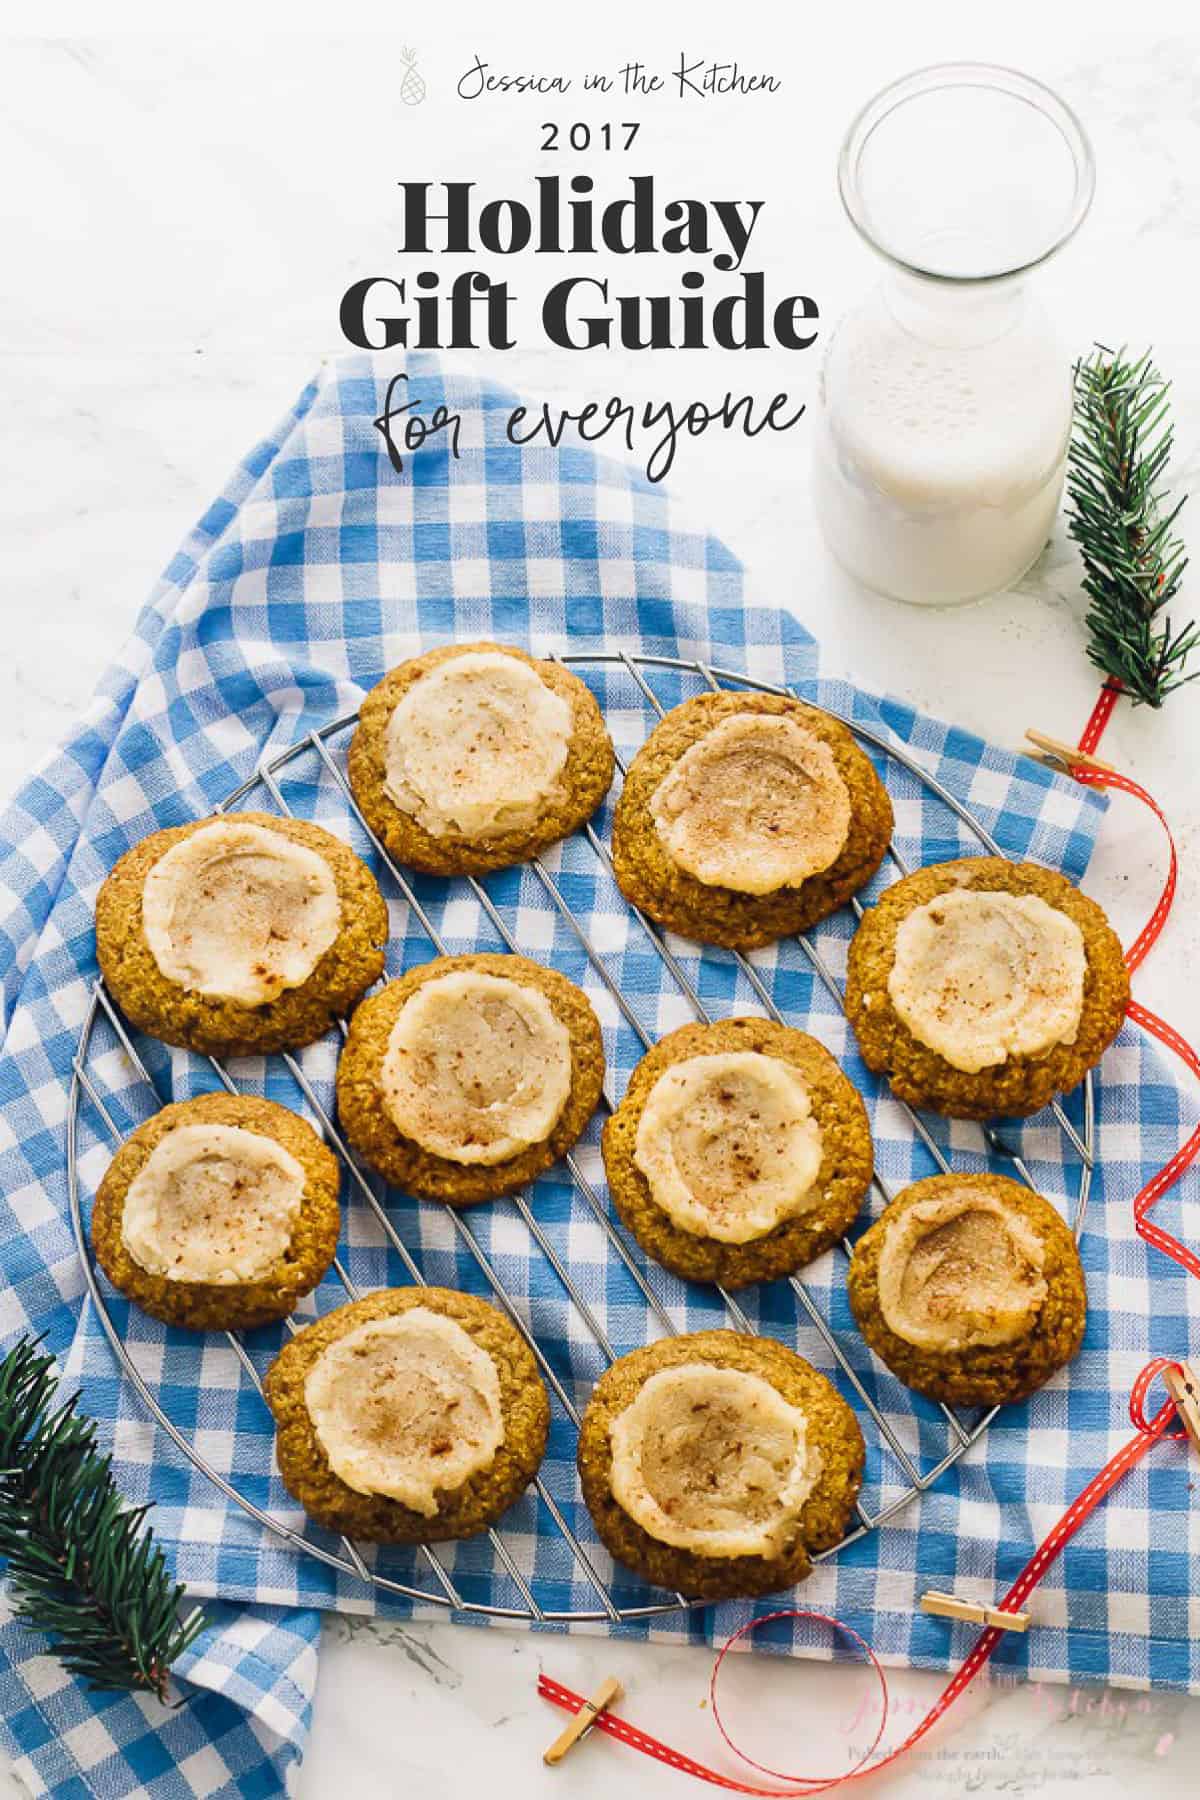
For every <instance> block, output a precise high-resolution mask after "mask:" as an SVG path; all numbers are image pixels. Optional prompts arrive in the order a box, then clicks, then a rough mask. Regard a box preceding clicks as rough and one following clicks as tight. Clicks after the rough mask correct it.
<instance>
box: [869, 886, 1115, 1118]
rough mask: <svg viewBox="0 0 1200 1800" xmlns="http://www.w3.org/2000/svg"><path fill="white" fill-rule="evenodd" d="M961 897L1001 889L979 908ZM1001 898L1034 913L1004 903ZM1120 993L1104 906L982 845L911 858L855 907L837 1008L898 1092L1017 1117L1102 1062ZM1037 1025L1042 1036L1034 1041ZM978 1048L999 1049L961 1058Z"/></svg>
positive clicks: (973, 1114)
mask: <svg viewBox="0 0 1200 1800" xmlns="http://www.w3.org/2000/svg"><path fill="white" fill-rule="evenodd" d="M964 894H966V895H992V894H995V895H999V896H1000V897H1001V898H1000V899H999V901H998V902H984V903H982V906H981V903H980V902H978V901H976V900H971V899H968V900H966V901H965V902H964V900H963V899H962V896H963V895H964ZM946 896H949V897H950V899H949V905H948V906H946V905H940V904H939V902H942V901H943V899H944V897H946ZM1005 896H1014V897H1015V898H1016V900H1017V901H1018V903H1019V905H1020V907H1022V908H1025V909H1029V907H1030V904H1031V902H1032V904H1033V910H1032V911H1029V910H1026V911H1024V912H1021V913H1015V912H1012V909H1011V903H1010V902H1009V901H1008V900H1007V899H1005V898H1004V897H1005ZM1004 909H1008V911H1005V910H1004ZM1043 909H1048V912H1047V911H1045V910H1043ZM1010 915H1011V916H1010ZM1055 915H1057V916H1055ZM906 921H910V922H909V923H908V924H907V925H906ZM917 929H919V931H920V932H921V934H922V935H921V936H919V937H915V936H914V935H913V934H914V931H916V930H917ZM902 931H903V932H904V933H906V934H907V936H901V937H900V939H899V943H900V969H899V973H897V955H898V951H897V942H898V934H900V933H901V932H902ZM970 933H975V934H976V936H975V937H974V938H973V937H971V936H970V935H969V934H970ZM976 940H978V943H979V944H984V943H986V945H987V950H986V959H985V954H984V951H983V949H981V948H972V945H973V944H975V943H976ZM906 941H907V942H908V943H909V945H910V948H909V949H908V950H907V951H905V949H904V946H905V943H906ZM1128 1004H1129V975H1128V972H1127V970H1126V967H1125V961H1124V957H1123V956H1122V953H1121V945H1120V943H1119V941H1118V939H1117V937H1116V934H1115V933H1114V931H1113V930H1112V928H1111V926H1110V925H1109V923H1108V920H1107V919H1106V918H1105V916H1104V914H1103V912H1102V911H1101V910H1100V908H1099V907H1098V906H1097V905H1096V902H1095V901H1094V900H1089V899H1088V898H1087V896H1086V895H1085V894H1081V893H1080V892H1079V890H1078V888H1076V887H1074V886H1073V885H1072V884H1071V882H1069V881H1068V880H1067V879H1066V878H1065V877H1064V876H1062V875H1059V874H1057V873H1056V872H1055V871H1054V870H1052V869H1043V868H1040V867H1039V866H1038V865H1037V864H1035V863H1013V862H1008V861H1007V860H1006V859H1005V858H1003V857H997V856H977V857H965V858H963V859H961V860H959V861H956V862H946V863H935V864H932V865H931V866H930V867H929V868H926V869H919V870H918V871H917V872H916V874H914V875H908V876H906V877H905V878H904V880H902V881H898V882H896V883H895V885H894V886H893V887H890V888H888V890H887V891H886V893H884V894H883V895H882V897H881V898H880V900H879V902H878V904H877V905H875V906H873V907H871V908H870V909H869V910H868V911H867V912H866V913H865V914H864V916H863V919H862V923H861V924H860V925H859V928H858V931H857V932H856V934H855V936H854V939H853V941H852V943H851V945H850V955H849V963H848V970H847V982H846V1011H847V1014H848V1015H849V1018H850V1020H851V1023H852V1024H853V1026H854V1030H855V1034H856V1036H857V1038H858V1043H859V1048H860V1050H861V1051H862V1055H863V1060H864V1062H865V1063H866V1064H867V1066H868V1068H871V1069H874V1070H875V1071H876V1072H877V1073H878V1074H886V1075H887V1076H888V1078H889V1079H890V1081H891V1084H892V1087H893V1088H894V1090H895V1092H896V1093H897V1094H898V1095H899V1097H900V1098H901V1099H902V1100H908V1101H910V1102H911V1103H912V1104H913V1105H914V1106H927V1107H931V1108H932V1109H933V1110H934V1111H935V1112H940V1113H946V1114H948V1115H949V1116H950V1117H951V1118H955V1119H987V1118H991V1117H993V1116H994V1115H996V1114H1001V1115H1006V1116H1010V1117H1016V1118H1024V1117H1026V1116H1027V1115H1028V1114H1030V1113H1035V1112H1037V1111H1039V1109H1040V1108H1041V1107H1043V1106H1045V1105H1046V1103H1047V1102H1048V1101H1049V1100H1050V1099H1052V1098H1053V1096H1054V1095H1055V1094H1062V1093H1067V1092H1068V1091H1069V1090H1070V1089H1071V1088H1073V1087H1074V1086H1075V1085H1076V1083H1077V1082H1079V1081H1081V1080H1082V1079H1083V1077H1084V1075H1085V1074H1086V1073H1087V1071H1088V1070H1089V1069H1090V1068H1093V1067H1094V1066H1095V1064H1096V1063H1098V1062H1099V1060H1100V1058H1101V1056H1102V1055H1103V1054H1104V1052H1105V1050H1106V1049H1107V1048H1108V1046H1109V1045H1110V1044H1111V1043H1112V1041H1113V1039H1114V1038H1115V1037H1116V1035H1117V1032H1118V1031H1119V1030H1120V1028H1121V1021H1122V1019H1123V1018H1124V1017H1125V1009H1126V1007H1127V1006H1128ZM901 1010H903V1012H904V1013H906V1015H907V1019H908V1020H910V1021H912V1022H913V1024H915V1026H916V1029H913V1027H912V1025H910V1023H908V1022H906V1018H905V1017H903V1016H901ZM1063 1031H1065V1032H1067V1033H1068V1036H1066V1037H1063V1036H1061V1035H1060V1036H1055V1035H1054V1034H1055V1033H1056V1032H1059V1033H1061V1032H1063ZM918 1033H925V1034H926V1036H927V1037H929V1038H932V1039H934V1040H935V1041H934V1042H933V1043H930V1042H927V1041H925V1038H924V1037H922V1036H921V1035H918ZM1039 1033H1040V1034H1041V1035H1049V1036H1050V1039H1051V1041H1048V1042H1046V1043H1045V1044H1041V1045H1039ZM1023 1046H1024V1047H1023ZM947 1052H949V1055H950V1056H952V1057H954V1058H955V1059H956V1060H949V1059H948V1055H947ZM981 1054H982V1055H986V1056H988V1057H989V1058H994V1059H995V1060H989V1061H987V1062H986V1063H984V1064H983V1065H982V1066H979V1067H974V1068H970V1067H963V1066H958V1065H960V1064H962V1063H964V1062H967V1063H970V1062H977V1061H978V1059H979V1056H980V1055H981Z"/></svg>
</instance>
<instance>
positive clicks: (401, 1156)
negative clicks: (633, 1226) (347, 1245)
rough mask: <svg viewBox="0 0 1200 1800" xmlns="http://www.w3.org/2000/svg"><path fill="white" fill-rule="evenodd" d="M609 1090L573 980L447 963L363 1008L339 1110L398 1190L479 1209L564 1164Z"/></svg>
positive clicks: (342, 1074)
mask: <svg viewBox="0 0 1200 1800" xmlns="http://www.w3.org/2000/svg"><path fill="white" fill-rule="evenodd" d="M603 1080H604V1045H603V1041H602V1039H601V1036H600V1026H599V1024H598V1023H597V1020H596V1015H595V1013H594V1012H593V1011H592V1008H591V1005H590V1003H589V1001H588V999H587V997H586V995H584V994H583V993H581V991H580V990H579V989H578V988H577V987H576V986H575V984H574V983H573V982H570V981H568V980H567V978H566V976H565V975H560V974H559V973H558V971H557V970H556V969H545V968H543V967H542V966H541V965H540V964H539V963H534V962H529V961H527V960H526V958H525V957H523V956H497V955H488V954H483V955H478V956H444V957H439V958H437V959H436V960H435V961H433V962H428V963H422V964H421V965H420V966H419V967H418V968H415V969H410V970H409V971H408V973H407V974H406V975H402V976H401V977H400V979H399V980H398V981H392V982H389V983H388V985H387V986H386V987H385V988H383V989H381V991H380V992H379V993H377V994H373V995H372V996H371V997H370V999H368V1000H365V1001H364V1002H363V1004H362V1005H361V1006H360V1007H359V1009H358V1011H357V1012H356V1013H355V1015H354V1018H353V1020H352V1022H351V1026H350V1035H349V1037H348V1039H347V1041H346V1047H345V1049H344V1050H343V1052H342V1057H341V1061H340V1062H339V1064H338V1073H337V1097H338V1110H339V1113H340V1115H341V1121H342V1124H343V1126H344V1127H345V1131H346V1136H347V1137H348V1138H349V1140H350V1142H351V1144H353V1146H354V1148H355V1149H356V1150H357V1151H358V1152H359V1153H360V1154H361V1156H362V1157H363V1159H364V1160H365V1161H366V1162H368V1163H370V1165H371V1167H372V1168H373V1169H377V1170H378V1171H379V1173H380V1174H381V1175H383V1176H384V1177H385V1178H386V1179H387V1180H388V1181H390V1182H391V1183H392V1184H393V1186H395V1187H398V1188H403V1189H404V1190H405V1191H406V1192H407V1193H410V1194H419V1195H422V1196H424V1197H425V1198H427V1199H430V1200H447V1201H449V1202H450V1204H451V1205H452V1206H469V1205H471V1204H472V1203H473V1202H474V1201H477V1200H488V1199H491V1198H493V1197H494V1196H495V1195H497V1194H511V1193H512V1192H513V1191H514V1190H515V1189H517V1188H520V1187H524V1186H525V1184H526V1183H527V1182H529V1181H532V1180H533V1178H534V1176H535V1175H540V1174H541V1172H542V1170H543V1169H548V1168H549V1167H550V1166H551V1164H552V1163H555V1162H557V1160H558V1158H559V1157H560V1156H562V1155H563V1153H564V1152H565V1151H567V1150H569V1149H570V1147H571V1145H572V1144H573V1143H574V1142H575V1140H576V1138H578V1136H579V1134H580V1132H581V1131H582V1130H583V1128H584V1126H585V1125H586V1124H587V1122H588V1120H589V1119H590V1118H591V1116H592V1114H593V1112H594V1111H595V1110H596V1103H597V1101H598V1100H599V1098H600V1088H601V1084H602V1082H603Z"/></svg>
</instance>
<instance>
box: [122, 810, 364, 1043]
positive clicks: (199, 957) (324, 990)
mask: <svg viewBox="0 0 1200 1800" xmlns="http://www.w3.org/2000/svg"><path fill="white" fill-rule="evenodd" d="M387 933H388V913H387V905H386V903H385V901H384V899H383V896H382V894H381V893H380V891H379V888H378V886H377V884H376V881H375V878H374V876H373V875H372V874H371V871H370V869H368V868H367V866H366V864H365V863H364V862H362V861H361V860H360V859H359V858H358V857H357V856H355V854H354V852H353V851H352V850H351V849H350V848H349V846H348V845H346V844H344V843H343V842H342V841H341V839H340V838H336V837H334V836H333V834H332V833H331V832H328V831H326V830H324V828H323V827H322V826H320V825H313V824H310V823H309V822H308V821H307V820H305V819H288V818H279V817H276V816H275V815H274V814H272V813H257V812H241V813H223V814H221V815H220V816H218V817H215V818H211V819H198V820H196V821H195V822H194V823H192V824H190V825H178V826H175V827H173V828H172V829H170V830H168V831H156V832H153V833H152V834H151V835H150V836H149V837H146V838H143V839H142V841H141V843H140V844H135V845H134V847H133V849H132V850H128V851H126V853H125V855H124V856H122V857H121V859H120V861H119V862H118V863H117V864H116V867H115V868H114V869H113V871H112V873H111V875H109V877H108V879H107V880H106V881H105V883H104V885H103V887H102V888H101V889H100V893H99V895H98V897H97V900H96V954H97V957H98V959H99V962H100V969H101V973H102V974H103V976H104V979H105V982H106V983H107V986H108V990H109V992H110V994H111V995H112V996H113V999H114V1000H115V1001H116V1002H117V1004H118V1005H119V1006H120V1008H121V1010H122V1012H124V1013H125V1015H126V1017H127V1018H128V1019H130V1020H131V1021H132V1023H133V1024H134V1025H137V1026H139V1027H140V1028H141V1029H142V1030H143V1031H148V1032H149V1033H150V1034H151V1036H152V1037H156V1038H161V1039H162V1041H163V1042H164V1043H167V1044H178V1045H180V1046H182V1047H183V1048H185V1049H188V1050H198V1051H200V1052H202V1053H203V1054H205V1055H209V1056H239V1055H244V1054H245V1055H249V1054H252V1053H255V1052H258V1053H266V1052H268V1051H272V1050H291V1049H298V1048H299V1047H300V1046H301V1045H304V1044H310V1043H312V1042H313V1041H314V1040H315V1039H316V1038H319V1037H320V1036H321V1035H322V1034H323V1033H324V1032H325V1031H327V1030H328V1029H329V1027H330V1025H331V1024H332V1023H333V1020H334V1019H335V1018H336V1017H337V1016H338V1015H339V1014H343V1013H346V1012H349V1010H350V1008H351V1007H352V1006H353V1005H354V1003H355V1001H356V1000H357V999H358V997H359V995H360V994H362V993H363V991H364V990H365V989H366V988H368V987H370V985H371V983H372V982H373V981H375V980H376V979H377V978H378V976H379V975H380V974H381V973H382V972H383V949H384V945H385V943H386V941H387Z"/></svg>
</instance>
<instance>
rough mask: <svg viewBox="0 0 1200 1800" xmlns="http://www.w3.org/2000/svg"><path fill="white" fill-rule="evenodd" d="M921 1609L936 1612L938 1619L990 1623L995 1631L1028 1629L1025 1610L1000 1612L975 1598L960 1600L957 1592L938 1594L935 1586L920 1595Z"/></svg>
mask: <svg viewBox="0 0 1200 1800" xmlns="http://www.w3.org/2000/svg"><path fill="white" fill-rule="evenodd" d="M921 1611H922V1612H927V1613H936V1615H937V1616H938V1618H940V1619H965V1620H966V1621H967V1622H968V1624H971V1625H992V1626H994V1627H995V1629H996V1630H997V1631H1028V1630H1029V1614H1028V1613H1026V1612H1001V1611H1000V1609H999V1607H995V1606H983V1605H982V1604H981V1603H980V1602H979V1601H976V1600H960V1599H959V1597H958V1595H957V1594H940V1593H938V1591H937V1589H936V1588H931V1589H930V1590H929V1592H928V1593H927V1594H922V1595H921Z"/></svg>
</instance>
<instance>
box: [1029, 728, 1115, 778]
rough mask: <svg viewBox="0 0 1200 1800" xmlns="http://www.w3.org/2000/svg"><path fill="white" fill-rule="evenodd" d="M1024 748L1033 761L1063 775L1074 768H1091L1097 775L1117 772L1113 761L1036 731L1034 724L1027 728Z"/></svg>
mask: <svg viewBox="0 0 1200 1800" xmlns="http://www.w3.org/2000/svg"><path fill="white" fill-rule="evenodd" d="M1023 748H1024V750H1025V755H1026V756H1028V757H1029V758H1030V760H1031V761H1032V762H1036V763H1041V764H1042V765H1043V767H1045V768H1047V769H1057V770H1058V772H1059V773H1060V774H1062V775H1069V774H1070V773H1071V770H1072V769H1091V770H1093V771H1094V772H1095V773H1096V774H1097V775H1115V774H1116V773H1117V771H1116V769H1114V768H1113V765H1112V764H1111V763H1106V762H1101V760H1100V758H1099V757H1098V756H1089V755H1088V754H1087V752H1086V751H1084V750H1076V749H1075V747H1074V745H1073V744H1064V743H1063V741H1062V739H1061V738H1052V737H1047V735H1046V733H1045V732H1044V731H1034V729H1033V727H1032V726H1029V727H1027V728H1026V732H1025V745H1024V746H1023Z"/></svg>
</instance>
